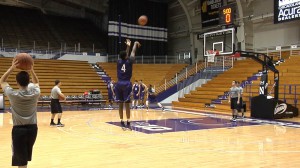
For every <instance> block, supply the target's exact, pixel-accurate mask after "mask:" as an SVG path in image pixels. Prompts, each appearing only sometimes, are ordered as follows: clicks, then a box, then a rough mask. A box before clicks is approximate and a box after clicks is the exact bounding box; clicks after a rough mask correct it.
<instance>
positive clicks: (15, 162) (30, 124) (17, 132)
mask: <svg viewBox="0 0 300 168" xmlns="http://www.w3.org/2000/svg"><path fill="white" fill-rule="evenodd" d="M18 65H19V63H18V61H17V60H16V59H14V60H13V62H12V65H11V67H10V68H8V70H7V71H6V72H5V73H4V75H3V76H2V77H1V79H0V83H1V88H2V90H3V92H4V94H5V95H6V96H7V97H8V99H9V102H10V105H11V113H12V121H13V128H12V133H11V135H12V151H13V152H12V153H13V155H12V166H18V167H19V168H26V167H27V164H28V161H31V159H32V150H33V145H34V143H35V140H36V137H37V132H38V127H37V114H36V113H37V112H36V110H37V102H38V99H39V96H40V93H41V91H40V87H39V80H38V77H37V75H36V74H35V72H34V70H33V65H32V66H31V70H28V71H30V73H31V76H32V83H33V84H30V83H29V81H30V75H29V73H28V72H27V71H20V72H18V73H17V75H16V81H17V85H18V87H19V89H18V90H14V89H13V88H12V87H11V86H10V85H9V84H8V83H7V82H6V81H7V78H8V77H9V75H10V74H11V73H12V72H13V71H14V70H15V69H16V67H18ZM29 84H30V86H29Z"/></svg>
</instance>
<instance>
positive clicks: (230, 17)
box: [219, 5, 235, 25]
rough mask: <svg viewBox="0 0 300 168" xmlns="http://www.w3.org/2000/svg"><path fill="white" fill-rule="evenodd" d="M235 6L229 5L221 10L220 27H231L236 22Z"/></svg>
mask: <svg viewBox="0 0 300 168" xmlns="http://www.w3.org/2000/svg"><path fill="white" fill-rule="evenodd" d="M234 9H235V8H234V6H233V5H227V6H223V7H221V8H220V9H219V24H220V25H224V24H226V25H231V24H233V21H234V16H235V15H234V11H235V10H234Z"/></svg>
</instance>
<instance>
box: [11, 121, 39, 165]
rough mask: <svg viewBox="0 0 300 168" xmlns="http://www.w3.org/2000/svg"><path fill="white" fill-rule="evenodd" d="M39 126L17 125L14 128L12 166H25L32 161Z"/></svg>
mask: <svg viewBox="0 0 300 168" xmlns="http://www.w3.org/2000/svg"><path fill="white" fill-rule="evenodd" d="M37 132H38V127H37V125H36V124H33V125H17V126H14V127H13V129H12V150H13V156H12V166H25V165H27V163H28V161H31V157H32V148H33V145H34V143H35V140H36V137H37Z"/></svg>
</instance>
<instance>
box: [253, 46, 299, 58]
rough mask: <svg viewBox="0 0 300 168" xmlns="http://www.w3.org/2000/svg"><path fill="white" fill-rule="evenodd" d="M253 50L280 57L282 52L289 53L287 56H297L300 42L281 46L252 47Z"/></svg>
mask: <svg viewBox="0 0 300 168" xmlns="http://www.w3.org/2000/svg"><path fill="white" fill-rule="evenodd" d="M254 51H255V52H258V53H265V54H267V55H268V56H272V57H278V58H279V59H281V58H282V56H283V54H284V52H286V53H287V54H289V56H299V55H300V44H291V45H283V46H280V45H278V46H269V47H262V48H256V49H254Z"/></svg>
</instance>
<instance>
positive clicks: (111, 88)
mask: <svg viewBox="0 0 300 168" xmlns="http://www.w3.org/2000/svg"><path fill="white" fill-rule="evenodd" d="M114 85H115V82H114V81H109V82H108V83H107V91H108V102H109V105H108V107H109V108H112V104H113V101H114V97H115V92H114Z"/></svg>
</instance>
